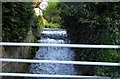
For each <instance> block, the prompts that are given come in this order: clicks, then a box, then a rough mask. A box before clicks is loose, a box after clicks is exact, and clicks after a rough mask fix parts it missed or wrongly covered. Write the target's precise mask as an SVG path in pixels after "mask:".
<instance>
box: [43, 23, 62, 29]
mask: <svg viewBox="0 0 120 79" xmlns="http://www.w3.org/2000/svg"><path fill="white" fill-rule="evenodd" d="M45 28H60V25H59V24H57V23H51V22H50V23H47V24H45Z"/></svg>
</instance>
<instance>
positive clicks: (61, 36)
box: [29, 29, 76, 79]
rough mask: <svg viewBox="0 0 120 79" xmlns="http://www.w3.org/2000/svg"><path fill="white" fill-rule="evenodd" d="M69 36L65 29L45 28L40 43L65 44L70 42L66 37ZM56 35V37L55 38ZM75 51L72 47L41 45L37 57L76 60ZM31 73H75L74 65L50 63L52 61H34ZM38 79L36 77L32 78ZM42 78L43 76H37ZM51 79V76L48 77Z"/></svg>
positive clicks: (41, 58)
mask: <svg viewBox="0 0 120 79" xmlns="http://www.w3.org/2000/svg"><path fill="white" fill-rule="evenodd" d="M66 36H67V34H66V31H65V30H61V29H60V30H57V31H55V30H44V31H42V33H41V39H40V40H39V42H40V43H55V44H64V43H68V41H67V40H66V39H65V37H66ZM55 37H56V38H55ZM74 55H75V54H74V52H73V51H72V50H71V49H70V48H62V47H40V48H39V50H38V51H37V52H36V55H35V59H40V60H68V61H71V60H74ZM29 72H30V73H35V74H59V75H75V74H76V72H75V69H74V66H73V65H65V64H50V63H47V64H45V63H34V64H31V66H30V69H29ZM32 79H36V78H32ZM37 79H41V78H37ZM48 79H50V78H48Z"/></svg>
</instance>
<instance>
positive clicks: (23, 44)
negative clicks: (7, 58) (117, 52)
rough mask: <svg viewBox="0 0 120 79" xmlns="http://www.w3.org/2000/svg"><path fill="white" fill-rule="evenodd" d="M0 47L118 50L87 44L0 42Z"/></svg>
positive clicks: (119, 46)
mask: <svg viewBox="0 0 120 79" xmlns="http://www.w3.org/2000/svg"><path fill="white" fill-rule="evenodd" d="M0 46H45V47H48V46H51V47H71V48H120V45H87V44H43V43H10V42H0Z"/></svg>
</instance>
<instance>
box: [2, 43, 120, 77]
mask: <svg viewBox="0 0 120 79" xmlns="http://www.w3.org/2000/svg"><path fill="white" fill-rule="evenodd" d="M0 46H51V47H70V48H115V49H118V48H120V45H87V44H43V43H10V42H0ZM0 62H20V63H59V64H77V65H97V66H117V67H119V66H120V63H110V62H87V61H86V62H85V61H58V60H32V59H8V58H6V59H5V58H0ZM0 76H20V77H48V78H89V79H98V78H99V79H110V77H101V76H81V75H79V76H78V75H49V74H27V73H0Z"/></svg>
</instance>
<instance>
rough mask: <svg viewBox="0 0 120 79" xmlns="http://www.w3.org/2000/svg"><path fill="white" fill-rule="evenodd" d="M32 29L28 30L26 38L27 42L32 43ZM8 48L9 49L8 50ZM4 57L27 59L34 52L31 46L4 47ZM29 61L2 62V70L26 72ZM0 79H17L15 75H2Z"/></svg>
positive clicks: (2, 48)
mask: <svg viewBox="0 0 120 79" xmlns="http://www.w3.org/2000/svg"><path fill="white" fill-rule="evenodd" d="M32 37H33V34H32V30H30V31H29V32H28V35H27V38H26V39H25V40H24V42H25V43H30V42H31V41H32ZM6 49H7V50H6ZM1 50H2V54H1V55H2V58H16V59H27V58H31V56H32V52H31V51H30V50H31V47H17V46H16V47H12V46H9V47H2V46H1ZM28 65H29V64H28V63H10V62H2V66H0V67H1V68H2V72H16V73H17V72H21V73H22V72H26V70H27V68H28ZM0 79H17V78H14V77H12V78H11V77H10V78H9V77H2V78H0Z"/></svg>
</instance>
